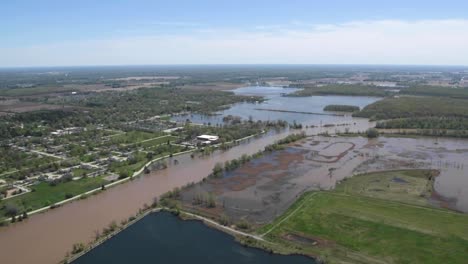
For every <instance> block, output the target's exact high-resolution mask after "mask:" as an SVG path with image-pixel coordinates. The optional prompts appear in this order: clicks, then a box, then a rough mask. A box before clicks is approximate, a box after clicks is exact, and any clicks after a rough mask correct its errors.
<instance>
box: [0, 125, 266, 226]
mask: <svg viewBox="0 0 468 264" xmlns="http://www.w3.org/2000/svg"><path fill="white" fill-rule="evenodd" d="M266 132H267V131H265V130H263V131H261V132H260V133H257V134H253V135H250V136H247V137H243V138H240V139H236V140H233V141H230V142H226V143H225V144H231V143H236V142H242V141H245V140H249V139H251V138H254V137H256V136H259V135H263V134H265V133H266ZM219 146H221V143H219V144H215V145H213V147H215V148H217V147H219ZM196 150H197V148H192V149H190V150H186V151H182V152H177V153H174V154H172V157H176V156H180V155H184V154H188V153H191V152H194V151H196ZM168 158H171V155H165V156H162V157H159V158H156V159H153V160H150V161H148V162H147V163H145V165H143V166H142V167H141V168H140V169H139V170H138V171H136V172H134V173H133V175H131V176H129V177H127V178H124V179H120V180H117V181H114V182H111V183H108V184H106V185H104V189H102V187H98V188H95V189H92V190H89V191H86V192H83V193H80V194H77V195H75V196H73V197H71V198H69V199H64V200H62V201H59V202H56V203H54V204H51V205H48V206H44V207H42V208H39V209H36V210H33V211H30V212H26V213H27V214H28V217H29V216H31V215H34V214H39V213H44V212H47V211H48V210H52V209H54V208H57V207H60V206H62V205H65V204H67V203H70V202H73V201H75V200H79V199H82V198H84V199H86V197H87V196H88V195H96V194H99V192H101V191H105V190H107V189H108V188H111V187H114V186H116V185H119V184H124V183H126V182H127V181H130V180H132V179H133V178H135V177H139V176H141V174H142V173H143V172H144V170H145V167H148V166H150V165H151V164H153V163H154V162H157V161H161V160H165V159H168ZM11 219H12V217H9V218H4V219H2V220H0V223H10V222H11Z"/></svg>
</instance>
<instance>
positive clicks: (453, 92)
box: [400, 86, 468, 99]
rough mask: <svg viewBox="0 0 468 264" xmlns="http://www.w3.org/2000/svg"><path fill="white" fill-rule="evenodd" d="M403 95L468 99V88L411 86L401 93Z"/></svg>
mask: <svg viewBox="0 0 468 264" xmlns="http://www.w3.org/2000/svg"><path fill="white" fill-rule="evenodd" d="M400 93H402V94H408V95H426V96H441V97H452V98H461V99H468V89H467V88H452V87H438V86H411V87H408V88H405V89H402V90H401V91H400Z"/></svg>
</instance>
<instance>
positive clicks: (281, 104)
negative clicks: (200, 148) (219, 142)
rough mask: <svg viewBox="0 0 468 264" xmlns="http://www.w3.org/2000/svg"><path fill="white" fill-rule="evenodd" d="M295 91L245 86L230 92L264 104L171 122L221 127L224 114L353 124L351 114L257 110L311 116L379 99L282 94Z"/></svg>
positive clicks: (262, 118) (312, 122)
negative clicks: (256, 98) (260, 99)
mask: <svg viewBox="0 0 468 264" xmlns="http://www.w3.org/2000/svg"><path fill="white" fill-rule="evenodd" d="M297 90H298V89H295V88H282V87H262V86H258V87H253V86H252V87H244V88H239V89H235V90H232V91H233V92H234V93H235V94H238V95H245V96H263V97H264V98H265V99H266V101H264V102H261V103H237V104H234V105H232V107H230V108H229V109H226V110H223V111H219V112H217V113H216V115H213V116H206V115H199V114H192V115H181V116H176V117H173V120H175V121H179V122H184V121H186V120H187V119H189V120H191V121H192V122H194V123H201V124H207V123H211V124H222V123H223V117H224V116H227V115H233V116H240V117H241V118H242V119H245V120H247V119H248V118H249V117H252V118H253V120H262V121H268V120H272V121H273V120H285V121H288V122H293V121H296V122H298V123H303V124H306V125H319V124H320V123H323V124H325V123H334V122H342V121H352V120H353V118H352V117H351V116H350V115H347V116H344V117H343V116H331V115H330V116H325V115H311V114H303V113H286V112H273V111H262V110H259V109H274V110H286V111H299V112H312V113H330V112H325V111H323V108H324V107H325V106H327V105H329V104H345V105H354V106H359V107H360V108H362V107H365V106H366V105H369V104H371V103H373V102H375V101H378V100H380V99H381V98H379V97H369V96H334V95H325V96H308V97H288V96H283V95H284V94H288V93H293V92H295V91H297Z"/></svg>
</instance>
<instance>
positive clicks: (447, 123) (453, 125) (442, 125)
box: [376, 102, 468, 130]
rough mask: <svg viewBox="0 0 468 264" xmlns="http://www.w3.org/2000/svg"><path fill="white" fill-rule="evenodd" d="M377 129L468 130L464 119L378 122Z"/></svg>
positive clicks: (423, 118) (443, 118)
mask: <svg viewBox="0 0 468 264" xmlns="http://www.w3.org/2000/svg"><path fill="white" fill-rule="evenodd" d="M467 103H468V102H467ZM376 128H384V129H392V128H412V129H452V130H468V118H464V117H437V116H436V117H408V118H398V119H391V120H385V121H381V122H378V123H377V125H376Z"/></svg>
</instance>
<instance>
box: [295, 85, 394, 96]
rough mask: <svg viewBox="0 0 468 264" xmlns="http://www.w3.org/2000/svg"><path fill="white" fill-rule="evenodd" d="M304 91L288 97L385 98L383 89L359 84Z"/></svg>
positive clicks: (315, 87) (305, 89)
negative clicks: (342, 96) (348, 96)
mask: <svg viewBox="0 0 468 264" xmlns="http://www.w3.org/2000/svg"><path fill="white" fill-rule="evenodd" d="M303 88H304V89H302V90H299V91H297V92H295V93H292V94H289V95H288V96H312V95H351V96H387V95H388V94H389V93H388V92H387V91H385V89H384V88H382V87H378V86H372V85H360V84H329V85H324V86H304V87H303Z"/></svg>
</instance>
